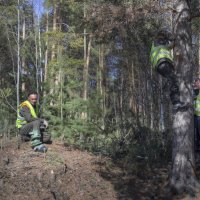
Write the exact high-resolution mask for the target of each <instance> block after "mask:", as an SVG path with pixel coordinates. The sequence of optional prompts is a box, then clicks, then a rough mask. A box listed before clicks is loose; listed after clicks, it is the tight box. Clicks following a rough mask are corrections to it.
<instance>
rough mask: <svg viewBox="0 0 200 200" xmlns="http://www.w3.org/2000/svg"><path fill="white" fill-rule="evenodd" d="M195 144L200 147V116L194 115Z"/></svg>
mask: <svg viewBox="0 0 200 200" xmlns="http://www.w3.org/2000/svg"><path fill="white" fill-rule="evenodd" d="M194 128H195V146H196V149H200V116H194Z"/></svg>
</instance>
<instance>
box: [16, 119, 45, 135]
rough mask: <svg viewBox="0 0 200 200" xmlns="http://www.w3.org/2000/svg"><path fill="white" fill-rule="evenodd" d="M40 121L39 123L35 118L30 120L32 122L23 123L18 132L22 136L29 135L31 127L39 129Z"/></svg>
mask: <svg viewBox="0 0 200 200" xmlns="http://www.w3.org/2000/svg"><path fill="white" fill-rule="evenodd" d="M40 123H41V120H40V119H38V120H35V121H32V122H29V123H27V124H25V125H23V126H22V128H21V129H20V132H19V133H20V134H21V135H22V136H27V137H29V136H30V135H29V133H30V132H32V131H33V129H36V130H39V131H40Z"/></svg>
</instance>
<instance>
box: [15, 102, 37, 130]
mask: <svg viewBox="0 0 200 200" xmlns="http://www.w3.org/2000/svg"><path fill="white" fill-rule="evenodd" d="M24 106H26V107H28V108H29V110H30V113H31V116H32V117H33V118H37V114H36V112H35V109H34V108H33V106H32V105H31V103H30V102H29V101H28V100H27V101H24V102H23V103H21V104H20V106H19V108H18V110H17V120H16V127H17V128H21V127H22V126H23V125H24V124H27V121H26V120H25V118H24V117H22V116H20V113H19V112H20V109H21V108H22V107H24Z"/></svg>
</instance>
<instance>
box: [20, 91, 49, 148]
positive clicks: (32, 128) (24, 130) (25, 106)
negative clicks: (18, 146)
mask: <svg viewBox="0 0 200 200" xmlns="http://www.w3.org/2000/svg"><path fill="white" fill-rule="evenodd" d="M37 100H38V94H37V92H30V93H29V94H28V100H26V101H24V102H22V103H21V104H20V105H19V107H18V110H17V120H16V127H17V128H18V129H19V134H20V136H21V137H22V138H26V139H25V140H30V141H31V146H32V148H33V150H34V151H39V152H46V151H47V147H46V146H45V145H44V144H43V142H47V143H48V142H50V141H51V136H50V135H45V141H44V139H43V134H42V133H41V127H42V129H44V128H47V126H48V122H47V121H46V120H44V119H40V118H38V114H39V113H38V105H37Z"/></svg>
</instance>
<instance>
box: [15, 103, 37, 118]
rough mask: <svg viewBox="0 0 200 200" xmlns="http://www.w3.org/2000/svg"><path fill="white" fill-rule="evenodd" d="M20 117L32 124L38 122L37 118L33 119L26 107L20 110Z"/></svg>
mask: <svg viewBox="0 0 200 200" xmlns="http://www.w3.org/2000/svg"><path fill="white" fill-rule="evenodd" d="M19 113H20V116H22V117H24V118H25V120H26V121H27V122H32V121H35V120H38V118H33V117H32V115H31V112H30V109H29V108H28V107H26V106H24V107H22V108H21V109H20V112H19Z"/></svg>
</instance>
